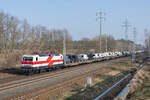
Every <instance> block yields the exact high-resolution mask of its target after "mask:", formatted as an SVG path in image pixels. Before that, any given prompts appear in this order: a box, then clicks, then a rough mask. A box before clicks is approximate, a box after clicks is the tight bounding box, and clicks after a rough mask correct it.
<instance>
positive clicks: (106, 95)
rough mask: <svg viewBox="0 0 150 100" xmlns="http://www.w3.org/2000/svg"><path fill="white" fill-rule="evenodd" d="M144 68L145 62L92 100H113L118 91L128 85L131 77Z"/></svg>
mask: <svg viewBox="0 0 150 100" xmlns="http://www.w3.org/2000/svg"><path fill="white" fill-rule="evenodd" d="M144 67H145V62H143V63H142V64H140V65H139V66H138V68H137V70H135V71H133V72H132V73H128V74H127V75H124V77H123V78H121V79H120V80H119V81H117V82H116V83H115V84H113V85H112V86H111V87H109V88H107V89H106V90H105V91H104V92H102V93H101V94H100V95H98V96H97V97H96V98H94V100H113V98H114V97H115V96H116V94H118V93H119V92H120V90H121V89H122V88H123V87H125V86H126V84H128V83H129V81H130V80H131V79H132V78H133V76H134V75H135V74H136V73H137V72H138V71H139V70H141V69H143V68H144ZM119 100H120V99H119ZM121 100H122V99H121Z"/></svg>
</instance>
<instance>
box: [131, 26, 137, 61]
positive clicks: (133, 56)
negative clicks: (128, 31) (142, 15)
mask: <svg viewBox="0 0 150 100" xmlns="http://www.w3.org/2000/svg"><path fill="white" fill-rule="evenodd" d="M136 34H137V31H136V28H135V27H134V28H133V50H132V62H134V61H135V50H136V44H135V43H136Z"/></svg>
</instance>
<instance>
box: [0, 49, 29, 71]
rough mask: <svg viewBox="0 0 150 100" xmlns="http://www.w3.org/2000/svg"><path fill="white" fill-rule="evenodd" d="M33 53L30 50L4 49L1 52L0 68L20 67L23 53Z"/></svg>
mask: <svg viewBox="0 0 150 100" xmlns="http://www.w3.org/2000/svg"><path fill="white" fill-rule="evenodd" d="M27 53H31V51H28V50H2V51H1V52H0V69H3V68H12V67H19V66H20V64H21V57H22V55H23V54H27Z"/></svg>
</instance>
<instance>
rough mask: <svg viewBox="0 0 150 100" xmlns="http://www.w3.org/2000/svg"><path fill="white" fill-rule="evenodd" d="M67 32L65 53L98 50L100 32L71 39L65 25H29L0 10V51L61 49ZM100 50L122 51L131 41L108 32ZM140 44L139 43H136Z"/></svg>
mask: <svg viewBox="0 0 150 100" xmlns="http://www.w3.org/2000/svg"><path fill="white" fill-rule="evenodd" d="M64 34H66V35H65V36H66V48H67V53H89V52H99V36H96V37H95V38H92V39H89V38H86V37H85V38H82V39H81V40H73V39H72V36H71V35H70V34H69V32H68V30H67V29H48V28H46V27H45V26H41V25H36V26H31V25H30V24H29V23H28V22H27V20H23V21H21V20H19V19H18V18H17V17H15V16H12V15H9V14H6V13H4V12H0V51H2V50H10V51H13V50H30V51H40V52H44V51H56V52H59V53H63V39H64ZM101 38H102V52H104V51H105V50H106V38H107V41H108V42H107V47H108V51H123V50H126V49H127V48H126V47H125V45H126V44H127V45H128V49H131V48H129V47H130V46H132V44H133V42H132V41H127V40H123V39H122V40H115V38H114V37H113V36H111V35H109V36H106V35H102V37H101ZM138 48H140V46H139V47H138Z"/></svg>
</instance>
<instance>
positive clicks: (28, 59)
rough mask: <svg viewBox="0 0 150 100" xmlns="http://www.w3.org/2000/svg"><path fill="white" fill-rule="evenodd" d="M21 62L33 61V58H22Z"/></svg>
mask: <svg viewBox="0 0 150 100" xmlns="http://www.w3.org/2000/svg"><path fill="white" fill-rule="evenodd" d="M23 61H33V57H23Z"/></svg>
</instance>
